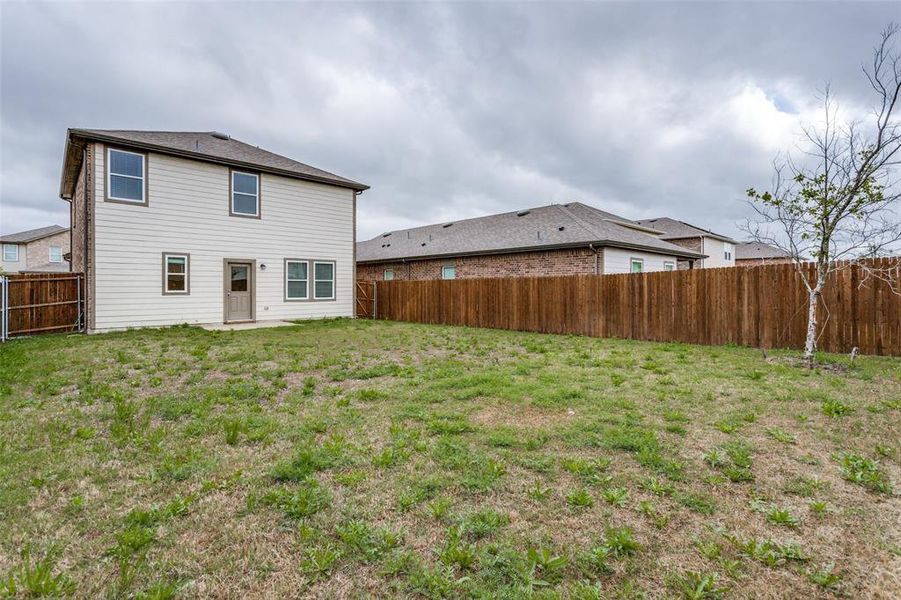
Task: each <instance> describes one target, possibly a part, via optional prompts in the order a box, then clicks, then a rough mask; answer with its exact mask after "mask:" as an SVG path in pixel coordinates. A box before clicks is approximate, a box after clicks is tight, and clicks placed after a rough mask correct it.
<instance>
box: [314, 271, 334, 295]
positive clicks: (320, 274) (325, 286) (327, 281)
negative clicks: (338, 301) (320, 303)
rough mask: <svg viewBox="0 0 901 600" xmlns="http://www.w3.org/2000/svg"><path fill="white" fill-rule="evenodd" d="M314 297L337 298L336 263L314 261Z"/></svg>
mask: <svg viewBox="0 0 901 600" xmlns="http://www.w3.org/2000/svg"><path fill="white" fill-rule="evenodd" d="M313 299H314V300H334V299H335V263H333V262H314V263H313Z"/></svg>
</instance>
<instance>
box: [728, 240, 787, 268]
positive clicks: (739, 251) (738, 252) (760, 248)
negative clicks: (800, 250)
mask: <svg viewBox="0 0 901 600" xmlns="http://www.w3.org/2000/svg"><path fill="white" fill-rule="evenodd" d="M791 261H792V257H791V254H789V253H788V252H784V251H782V250H780V249H779V248H776V247H774V246H770V245H769V244H764V243H761V242H739V243H738V244H737V245H736V246H735V264H736V265H737V266H739V267H752V266H754V265H764V264H777V263H789V262H791Z"/></svg>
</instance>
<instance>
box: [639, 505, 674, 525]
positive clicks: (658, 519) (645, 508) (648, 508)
mask: <svg viewBox="0 0 901 600" xmlns="http://www.w3.org/2000/svg"><path fill="white" fill-rule="evenodd" d="M638 511H639V512H640V513H642V514H643V515H645V516H646V517H648V518H649V519H651V521H653V523H654V526H655V527H657V529H665V528H666V526H667V525H668V524H669V515H665V514H661V513H660V512H658V511H657V509H655V508H654V505H653V504H652V503H651V502H648V501H647V500H642V501H640V502H639V503H638Z"/></svg>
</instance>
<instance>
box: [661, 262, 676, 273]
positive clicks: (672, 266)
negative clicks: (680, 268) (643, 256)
mask: <svg viewBox="0 0 901 600" xmlns="http://www.w3.org/2000/svg"><path fill="white" fill-rule="evenodd" d="M663 270H664V271H675V270H676V263H674V262H673V261H671V260H665V261H663Z"/></svg>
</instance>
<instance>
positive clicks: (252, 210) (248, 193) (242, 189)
mask: <svg viewBox="0 0 901 600" xmlns="http://www.w3.org/2000/svg"><path fill="white" fill-rule="evenodd" d="M231 196H232V197H231V213H230V214H232V215H237V216H239V217H259V216H260V176H259V175H257V174H256V173H244V172H242V171H232V172H231Z"/></svg>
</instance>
